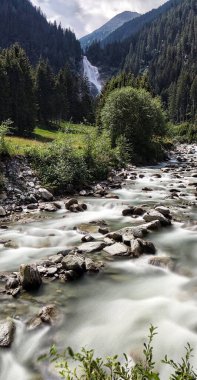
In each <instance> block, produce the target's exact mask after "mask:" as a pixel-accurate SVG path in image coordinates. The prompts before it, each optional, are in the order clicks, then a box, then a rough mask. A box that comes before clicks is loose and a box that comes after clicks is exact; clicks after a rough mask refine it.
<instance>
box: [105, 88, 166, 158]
mask: <svg viewBox="0 0 197 380" xmlns="http://www.w3.org/2000/svg"><path fill="white" fill-rule="evenodd" d="M101 120H102V124H103V126H104V127H105V128H106V129H108V130H110V136H111V144H112V147H115V146H116V145H117V141H118V139H119V138H120V137H121V136H124V138H125V140H126V142H127V146H128V147H129V150H130V152H129V153H130V157H131V158H133V159H137V160H138V161H139V159H140V160H146V159H147V150H148V148H149V147H150V145H151V142H152V140H153V137H155V136H163V135H164V134H165V116H164V112H163V110H162V107H161V103H160V101H159V99H158V98H152V96H151V94H149V93H148V92H147V91H145V90H143V89H134V88H131V87H125V88H122V89H118V90H114V91H113V92H111V93H110V94H109V96H108V98H107V100H106V102H105V105H104V107H103V110H102V112H101ZM149 158H151V157H149ZM153 158H154V157H153Z"/></svg>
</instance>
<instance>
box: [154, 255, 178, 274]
mask: <svg viewBox="0 0 197 380" xmlns="http://www.w3.org/2000/svg"><path fill="white" fill-rule="evenodd" d="M149 264H150V265H153V266H155V267H159V268H164V269H165V268H167V269H169V270H172V271H173V270H174V269H175V262H174V261H173V260H172V259H171V258H170V257H159V256H157V257H154V258H151V259H150V260H149Z"/></svg>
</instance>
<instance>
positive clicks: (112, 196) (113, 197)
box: [105, 193, 119, 199]
mask: <svg viewBox="0 0 197 380" xmlns="http://www.w3.org/2000/svg"><path fill="white" fill-rule="evenodd" d="M105 198H106V199H119V196H118V195H117V194H113V193H108V194H106V195H105Z"/></svg>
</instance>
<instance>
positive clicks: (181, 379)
mask: <svg viewBox="0 0 197 380" xmlns="http://www.w3.org/2000/svg"><path fill="white" fill-rule="evenodd" d="M155 335H156V329H155V328H154V327H153V326H151V327H150V334H149V337H148V342H147V343H144V351H143V354H144V358H143V360H142V361H139V362H138V363H137V364H135V365H133V364H132V362H131V361H130V360H129V359H128V357H127V356H126V355H124V360H123V361H120V360H119V357H118V356H117V355H116V356H114V357H107V358H106V359H102V358H96V357H95V355H94V351H93V350H90V351H88V350H85V349H82V350H81V352H80V353H74V352H73V351H72V349H71V348H68V349H67V350H65V351H64V352H63V353H61V354H59V353H58V351H57V348H56V347H55V346H52V347H51V350H50V354H49V355H44V356H42V357H41V358H40V360H46V359H47V360H50V361H51V362H53V363H54V364H55V368H56V370H57V372H58V373H59V376H60V378H61V379H65V380H160V375H159V373H158V372H157V371H156V370H155V362H154V358H153V346H152V343H153V338H154V336H155ZM191 354H192V349H191V347H190V345H189V344H188V345H187V347H186V355H185V357H184V358H182V360H181V362H180V363H175V362H174V361H173V360H171V359H168V357H167V356H166V357H165V359H164V360H163V361H162V363H163V364H165V365H170V366H171V367H172V369H173V373H172V374H171V376H170V379H169V380H196V379H197V373H195V372H194V369H193V367H192V366H191V364H190V358H191ZM76 365H77V367H76ZM73 368H74V369H73Z"/></svg>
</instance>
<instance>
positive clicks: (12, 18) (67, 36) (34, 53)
mask: <svg viewBox="0 0 197 380" xmlns="http://www.w3.org/2000/svg"><path fill="white" fill-rule="evenodd" d="M15 42H18V43H19V44H20V45H21V46H22V47H23V48H24V49H25V51H26V53H27V55H28V57H29V59H30V61H31V63H32V64H33V65H35V64H36V63H37V62H38V61H39V59H40V58H43V59H47V60H48V61H49V63H50V65H51V67H52V68H53V69H54V70H55V71H56V72H57V71H58V70H59V69H60V68H61V67H63V66H64V65H65V64H66V63H67V64H69V65H71V66H72V67H76V66H77V65H78V62H79V61H80V59H81V47H80V43H79V41H77V39H76V37H75V34H74V33H72V32H71V31H70V30H64V29H62V28H61V26H58V25H57V24H56V23H54V24H52V23H49V22H48V21H47V20H46V18H45V16H44V15H43V14H42V12H41V10H40V9H38V8H36V7H34V6H33V5H32V4H31V2H30V1H29V0H1V1H0V48H1V49H4V48H7V47H9V46H10V45H12V44H14V43H15Z"/></svg>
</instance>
